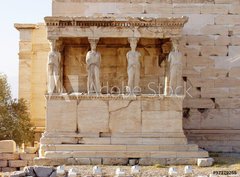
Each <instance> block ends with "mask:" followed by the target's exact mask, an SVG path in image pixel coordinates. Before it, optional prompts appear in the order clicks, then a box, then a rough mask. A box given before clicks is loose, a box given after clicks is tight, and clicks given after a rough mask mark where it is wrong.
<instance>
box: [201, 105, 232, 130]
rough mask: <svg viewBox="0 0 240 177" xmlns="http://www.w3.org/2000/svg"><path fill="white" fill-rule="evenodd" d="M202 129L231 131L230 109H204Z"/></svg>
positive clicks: (202, 112) (202, 111)
mask: <svg viewBox="0 0 240 177" xmlns="http://www.w3.org/2000/svg"><path fill="white" fill-rule="evenodd" d="M199 111H201V122H200V129H213V130H214V129H229V111H228V109H205V110H204V109H203V110H199Z"/></svg>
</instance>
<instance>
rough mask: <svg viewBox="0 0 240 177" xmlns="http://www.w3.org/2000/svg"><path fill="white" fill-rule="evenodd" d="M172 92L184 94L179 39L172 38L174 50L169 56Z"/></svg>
mask: <svg viewBox="0 0 240 177" xmlns="http://www.w3.org/2000/svg"><path fill="white" fill-rule="evenodd" d="M168 62H169V67H170V68H169V85H170V92H171V93H170V94H176V95H181V94H183V78H182V54H181V52H179V50H178V41H177V40H172V51H171V52H170V53H169V56H168Z"/></svg>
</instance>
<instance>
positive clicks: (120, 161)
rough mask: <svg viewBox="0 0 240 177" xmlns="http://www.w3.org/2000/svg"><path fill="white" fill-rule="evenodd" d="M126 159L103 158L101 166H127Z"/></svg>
mask: <svg viewBox="0 0 240 177" xmlns="http://www.w3.org/2000/svg"><path fill="white" fill-rule="evenodd" d="M127 164H128V158H103V165H127Z"/></svg>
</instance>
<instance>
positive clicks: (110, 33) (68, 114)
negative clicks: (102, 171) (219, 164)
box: [15, 0, 240, 164]
mask: <svg viewBox="0 0 240 177" xmlns="http://www.w3.org/2000/svg"><path fill="white" fill-rule="evenodd" d="M235 6H236V7H239V2H235V3H234V2H230V1H223V0H222V1H218V0H210V1H203V0H194V1H187V0H182V1H176V2H175V1H174V0H172V1H168V0H166V1H161V2H159V1H155V0H152V1H148V0H147V1H146V0H140V1H129V0H122V1H118V2H116V1H113V0H98V1H81V0H78V1H70V0H61V1H60V0H54V1H53V14H52V16H50V17H45V24H38V25H33V24H31V25H30V24H16V25H15V27H16V28H17V29H18V30H19V31H20V82H23V83H24V84H22V83H21V84H20V96H22V97H24V98H26V99H27V100H29V101H30V105H31V110H30V111H31V114H32V115H34V116H33V117H34V118H33V122H34V123H35V125H38V126H39V127H44V117H46V120H45V122H46V126H45V131H44V133H43V135H42V137H41V141H40V142H41V154H40V156H41V157H40V158H43V159H57V160H59V159H60V160H61V159H65V160H66V159H67V160H68V161H69V162H72V161H80V162H81V163H85V164H114V163H115V162H116V161H121V162H122V164H126V163H128V161H129V160H131V159H135V160H137V161H139V163H140V164H154V163H164V164H172V163H175V164H176V163H178V164H186V163H187V164H190V163H195V160H196V158H199V157H208V152H207V151H205V150H202V149H200V148H199V146H200V147H202V148H204V149H206V150H211V151H227V152H232V151H238V150H237V148H238V147H239V145H240V142H239V138H237V134H238V133H239V132H238V131H239V127H238V126H237V125H239V120H237V118H236V116H237V112H238V111H237V105H239V98H238V97H239V93H238V91H237V89H238V88H239V87H240V83H239V80H238V78H237V76H236V75H237V73H238V69H239V62H238V60H237V58H238V55H239V53H238V52H237V51H238V49H239V43H238V42H237V41H236V39H235V38H234V37H237V34H239V28H238V27H239V25H240V21H238V17H239V16H240V15H239V13H237V11H236V10H234V7H235ZM226 7H228V8H227V9H228V10H227V11H226V10H225V9H226ZM230 14H231V15H230ZM231 19H233V20H231ZM234 19H235V20H234ZM225 21H226V22H225ZM225 23H226V24H225ZM229 24H231V28H230V26H229ZM235 34H236V36H234V35H235ZM239 51H240V50H239ZM234 58H235V59H236V60H234V61H235V62H234V64H233V63H232V62H231V63H229V61H230V59H234ZM231 61H233V60H231ZM230 90H231V91H232V92H230ZM29 93H31V94H29ZM233 97H234V98H233ZM231 100H233V101H234V102H231ZM225 101H226V102H225ZM227 102H231V104H230V105H229V104H227ZM229 106H230V107H229ZM44 107H45V108H44ZM222 114H223V115H222ZM230 115H231V116H230ZM228 117H230V118H229V119H228V120H225V119H226V118H228ZM183 128H185V131H184V129H183ZM40 130H41V128H40V129H39V131H40ZM186 134H187V136H186ZM226 134H227V135H226ZM229 135H234V136H229ZM231 138H232V139H231ZM225 140H227V141H228V142H229V143H228V144H226V143H225V144H223V141H225ZM232 142H234V143H233V144H232Z"/></svg>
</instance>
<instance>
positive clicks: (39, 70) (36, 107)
mask: <svg viewBox="0 0 240 177" xmlns="http://www.w3.org/2000/svg"><path fill="white" fill-rule="evenodd" d="M66 2H68V4H66ZM96 2H97V3H96ZM135 2H138V3H135ZM144 2H146V1H143V0H138V1H134V0H132V1H130V0H128V1H127V0H122V1H118V3H116V2H113V0H112V1H111V0H105V1H104V2H103V0H101V1H100V0H95V1H94V0H91V1H90V0H89V1H85V0H84V1H83V0H55V1H54V2H53V15H55V16H65V15H72V16H84V15H99V14H103V15H106V14H108V15H112V14H113V13H115V15H118V16H122V15H131V16H153V17H155V16H160V17H172V16H174V17H175V16H177V17H179V16H182V15H186V16H188V17H189V22H188V23H187V25H186V26H185V28H184V31H183V38H182V41H181V51H182V52H183V54H184V70H183V73H184V77H185V80H186V81H187V85H188V86H189V87H190V90H189V93H190V94H191V96H189V95H187V98H186V99H185V101H184V117H185V118H184V128H185V130H186V133H187V134H188V138H189V140H191V141H194V142H197V143H198V144H199V145H200V146H201V147H203V148H206V149H207V150H212V151H238V152H239V151H240V138H239V137H240V117H239V113H240V80H239V78H240V1H239V0H163V1H161V3H158V2H159V1H157V0H148V1H147V3H144ZM22 34H23V35H25V34H24V33H22ZM29 34H30V33H29ZM31 34H35V36H38V37H36V38H35V40H34V41H35V43H31V41H32V39H33V37H32V38H28V42H27V43H26V46H25V45H24V46H25V47H24V48H25V49H24V48H23V47H22V44H24V42H23V40H22V39H21V42H20V83H21V84H20V97H21V96H22V97H25V98H27V99H28V100H33V101H31V115H32V118H33V120H43V119H44V117H45V115H44V112H45V111H44V104H45V102H44V99H43V98H42V97H41V96H42V94H43V93H44V90H45V81H43V79H44V78H45V77H44V74H45V72H43V71H45V61H46V56H47V55H46V52H47V50H48V45H47V41H46V36H45V29H44V27H41V28H39V29H34V30H32V32H31ZM43 34H44V35H43ZM40 36H42V38H41V37H40ZM43 43H44V44H43ZM33 46H35V47H33ZM37 46H38V47H41V48H38V47H37ZM37 49H38V50H37ZM24 50H27V51H31V54H30V53H28V55H25V53H26V52H25V51H24ZM23 54H24V55H23ZM37 56H38V57H39V58H38V57H37ZM40 58H41V60H40ZM37 61H39V63H37ZM34 64H36V65H34ZM106 64H108V63H106ZM109 64H110V62H109ZM34 66H38V67H34ZM30 68H31V69H30ZM30 73H31V75H30ZM34 77H39V78H38V81H37V83H38V85H36V84H37V83H35V85H34V82H32V81H31V80H32V78H34ZM34 86H35V87H34ZM36 86H37V87H36ZM38 89H40V91H39V92H38V94H36V92H35V91H36V90H38ZM39 97H41V98H39ZM34 98H36V99H34ZM36 123H37V124H38V125H39V124H41V125H43V123H42V121H36Z"/></svg>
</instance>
